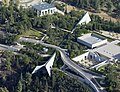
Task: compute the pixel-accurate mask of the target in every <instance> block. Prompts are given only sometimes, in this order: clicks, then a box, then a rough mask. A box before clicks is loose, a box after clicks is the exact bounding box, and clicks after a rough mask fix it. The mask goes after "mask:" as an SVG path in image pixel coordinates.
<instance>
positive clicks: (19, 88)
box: [16, 81, 22, 92]
mask: <svg viewBox="0 0 120 92" xmlns="http://www.w3.org/2000/svg"><path fill="white" fill-rule="evenodd" d="M16 92H22V82H21V81H19V82H18V85H17V88H16Z"/></svg>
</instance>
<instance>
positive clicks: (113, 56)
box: [92, 41, 120, 61]
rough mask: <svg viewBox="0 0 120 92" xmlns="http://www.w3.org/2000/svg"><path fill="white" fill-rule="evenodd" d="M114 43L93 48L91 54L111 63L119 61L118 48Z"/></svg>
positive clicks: (119, 52)
mask: <svg viewBox="0 0 120 92" xmlns="http://www.w3.org/2000/svg"><path fill="white" fill-rule="evenodd" d="M114 42H115V41H113V42H111V43H108V44H107V45H104V46H101V47H99V48H95V49H93V50H92V52H97V53H99V55H101V56H104V57H106V58H108V59H110V60H111V61H113V60H115V61H117V60H120V46H119V45H117V44H115V43H114Z"/></svg>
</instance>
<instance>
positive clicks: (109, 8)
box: [107, 0, 114, 13]
mask: <svg viewBox="0 0 120 92" xmlns="http://www.w3.org/2000/svg"><path fill="white" fill-rule="evenodd" d="M107 8H108V12H109V13H111V12H112V11H113V9H114V5H113V3H112V2H111V0H108V4H107Z"/></svg>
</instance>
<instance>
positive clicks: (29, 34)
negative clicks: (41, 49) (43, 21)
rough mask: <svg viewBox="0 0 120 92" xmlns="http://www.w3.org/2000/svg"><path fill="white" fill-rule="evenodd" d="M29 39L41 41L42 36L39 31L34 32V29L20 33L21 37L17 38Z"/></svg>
mask: <svg viewBox="0 0 120 92" xmlns="http://www.w3.org/2000/svg"><path fill="white" fill-rule="evenodd" d="M21 36H23V37H30V38H36V37H37V38H39V39H41V38H42V37H43V36H44V35H43V34H41V33H40V32H39V31H37V30H35V29H30V30H28V31H26V32H24V33H22V34H21V35H19V37H21Z"/></svg>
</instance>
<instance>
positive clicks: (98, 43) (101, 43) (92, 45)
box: [77, 38, 107, 48]
mask: <svg viewBox="0 0 120 92" xmlns="http://www.w3.org/2000/svg"><path fill="white" fill-rule="evenodd" d="M77 42H79V43H81V44H83V45H86V46H88V47H90V48H95V47H99V46H101V45H104V44H106V43H107V39H105V40H103V41H101V42H97V43H95V44H89V43H87V42H85V41H83V40H81V39H79V38H78V39H77Z"/></svg>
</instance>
